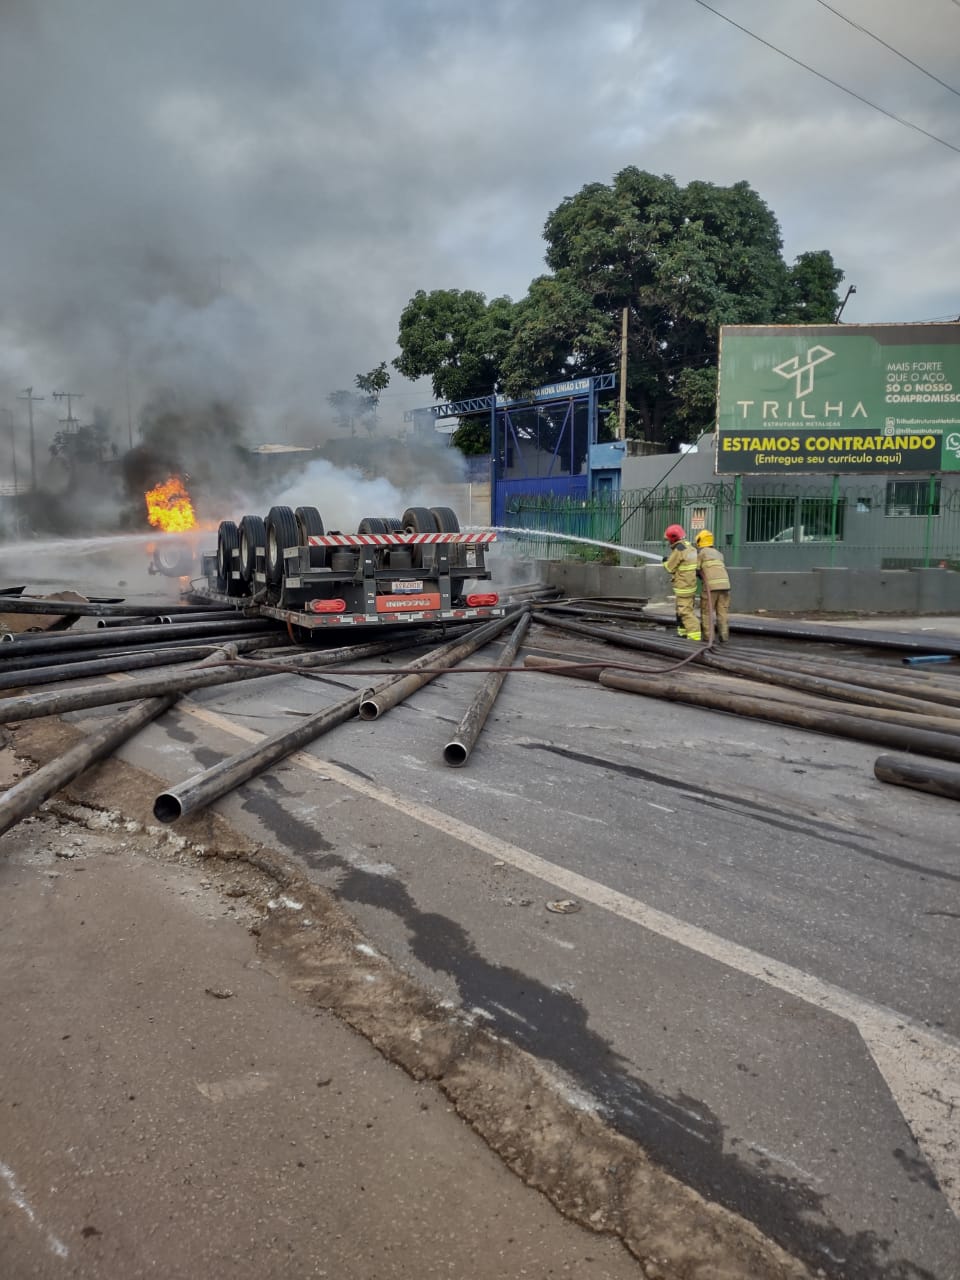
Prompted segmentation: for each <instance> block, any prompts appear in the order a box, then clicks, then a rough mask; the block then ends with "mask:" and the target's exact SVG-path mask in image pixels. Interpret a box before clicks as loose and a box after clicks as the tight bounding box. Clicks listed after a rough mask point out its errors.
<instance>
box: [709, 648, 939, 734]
mask: <svg viewBox="0 0 960 1280" xmlns="http://www.w3.org/2000/svg"><path fill="white" fill-rule="evenodd" d="M703 664H704V666H706V667H707V668H708V669H709V670H711V671H722V672H723V673H724V674H727V675H733V676H743V677H744V678H745V679H747V680H755V681H758V682H759V683H761V684H773V685H779V686H780V688H783V689H796V690H797V691H798V692H800V693H812V694H815V695H817V696H818V697H824V698H834V699H836V700H838V701H841V702H855V703H860V704H861V705H862V706H863V707H864V709H866V708H868V707H870V708H882V709H883V710H884V711H890V712H894V711H899V712H913V713H916V714H918V715H921V716H932V715H933V710H932V707H933V704H932V703H930V702H929V701H924V700H923V699H921V698H909V697H906V696H904V695H903V694H898V693H891V692H888V691H886V690H883V691H881V690H876V689H867V688H864V687H862V686H859V685H857V684H855V683H853V682H852V681H850V680H829V679H826V678H824V677H823V676H812V675H807V674H806V673H803V672H794V671H789V670H786V669H784V668H782V667H770V666H767V665H766V664H765V663H759V662H744V661H742V660H740V659H737V658H732V657H729V656H728V655H727V654H723V655H720V654H714V653H706V654H704V656H703ZM858 714H859V713H858ZM937 718H938V719H940V720H945V721H949V720H951V719H953V720H954V721H955V722H956V727H957V729H958V730H960V708H955V707H941V708H940V714H939V716H938V717H937Z"/></svg>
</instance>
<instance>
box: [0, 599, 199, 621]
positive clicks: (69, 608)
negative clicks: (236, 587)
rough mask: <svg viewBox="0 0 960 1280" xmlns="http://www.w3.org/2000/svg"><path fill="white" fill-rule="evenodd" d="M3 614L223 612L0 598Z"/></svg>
mask: <svg viewBox="0 0 960 1280" xmlns="http://www.w3.org/2000/svg"><path fill="white" fill-rule="evenodd" d="M0 603H2V611H3V612H4V613H54V614H61V613H67V614H70V615H72V616H74V617H78V618H155V617H157V615H158V614H160V613H161V612H162V613H163V614H164V615H169V616H175V615H179V614H187V613H208V612H210V613H212V612H217V611H223V608H224V606H223V605H222V604H219V603H218V604H217V605H215V606H212V607H211V608H210V609H209V610H207V609H203V608H201V606H199V605H197V604H170V605H167V606H165V607H164V608H163V609H162V610H161V609H160V608H158V606H157V605H155V604H127V603H126V602H125V601H98V600H42V599H34V598H32V597H30V596H7V595H3V597H2V599H0Z"/></svg>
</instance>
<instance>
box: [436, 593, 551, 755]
mask: <svg viewBox="0 0 960 1280" xmlns="http://www.w3.org/2000/svg"><path fill="white" fill-rule="evenodd" d="M529 629H530V615H529V614H528V613H527V614H524V615H523V617H522V618H521V619H520V621H519V622H518V623H517V625H516V626H515V627H514V629H513V635H512V636H511V637H510V639H509V640H508V641H507V643H506V644H505V645H504V647H503V649H502V650H501V652H500V666H502V667H509V666H511V665H512V664H513V661H514V659H515V658H516V656H517V654H518V652H519V651H520V646H521V645H522V644H523V640H524V637H525V636H526V634H527V631H528V630H529ZM506 678H507V673H506V671H491V672H490V674H489V675H488V676H487V678H486V680H484V682H483V684H482V685H481V686H480V688H479V689H478V690H477V693H476V696H475V697H474V699H473V701H472V702H471V703H470V706H469V707H468V708H467V710H466V711H465V712H464V714H463V717H462V719H461V720H460V723H459V724H458V725H457V728H456V731H455V732H454V735H453V737H452V738H451V739H450V741H449V742H448V743H447V744H446V746H445V747H444V748H443V759H444V763H445V764H448V765H450V766H451V767H452V768H454V769H459V768H462V767H463V765H465V764H466V763H467V761H468V760H469V759H470V752H471V751H472V750H473V748H474V744H475V743H476V741H477V738H479V736H480V732H481V730H482V729H483V726H484V725H485V724H486V722H487V716H488V715H489V714H490V709H491V707H492V706H493V704H494V703H495V702H496V700H497V694H498V693H499V692H500V689H501V688H502V686H503V682H504V680H505V679H506Z"/></svg>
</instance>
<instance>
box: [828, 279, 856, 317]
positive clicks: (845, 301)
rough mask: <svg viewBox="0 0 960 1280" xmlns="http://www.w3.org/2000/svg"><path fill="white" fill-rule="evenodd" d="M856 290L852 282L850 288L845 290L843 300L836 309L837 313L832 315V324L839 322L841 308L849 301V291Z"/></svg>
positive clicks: (841, 312) (853, 291) (841, 313)
mask: <svg viewBox="0 0 960 1280" xmlns="http://www.w3.org/2000/svg"><path fill="white" fill-rule="evenodd" d="M856 292H857V286H856V285H855V284H852V285H851V286H850V288H849V289H848V290H847V292H846V293H845V294H844V295H843V301H842V302H841V303H840V306H839V308H838V310H837V314H836V315H835V316H834V317H833V323H834V324H839V323H840V317H841V316H842V315H843V308H844V307H845V306H846V305H847V303H848V302H849V301H850V295H851V293H856Z"/></svg>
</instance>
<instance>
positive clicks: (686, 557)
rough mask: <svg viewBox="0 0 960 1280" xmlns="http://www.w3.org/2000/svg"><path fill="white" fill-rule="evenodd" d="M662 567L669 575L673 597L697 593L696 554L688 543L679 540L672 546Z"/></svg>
mask: <svg viewBox="0 0 960 1280" xmlns="http://www.w3.org/2000/svg"><path fill="white" fill-rule="evenodd" d="M663 567H664V568H665V569H666V571H667V573H669V575H670V581H671V582H672V583H673V594H674V595H675V596H693V595H696V593H697V553H696V551H695V549H694V548H693V547H691V545H690V543H689V542H686V541H684V540H683V539H681V540H680V541H679V542H675V543H674V544H673V550H672V551H671V552H670V554H669V555H668V556H667V558H666V560H665V561H664V565H663Z"/></svg>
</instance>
